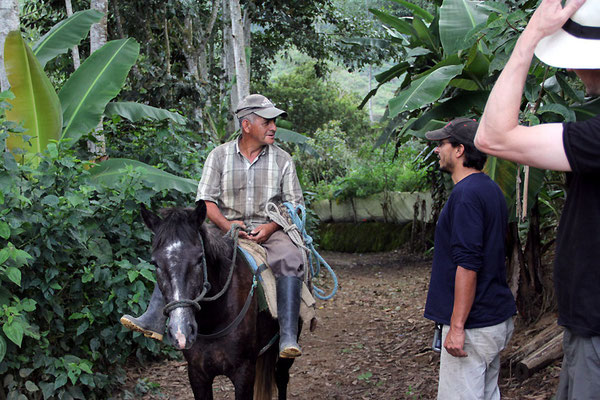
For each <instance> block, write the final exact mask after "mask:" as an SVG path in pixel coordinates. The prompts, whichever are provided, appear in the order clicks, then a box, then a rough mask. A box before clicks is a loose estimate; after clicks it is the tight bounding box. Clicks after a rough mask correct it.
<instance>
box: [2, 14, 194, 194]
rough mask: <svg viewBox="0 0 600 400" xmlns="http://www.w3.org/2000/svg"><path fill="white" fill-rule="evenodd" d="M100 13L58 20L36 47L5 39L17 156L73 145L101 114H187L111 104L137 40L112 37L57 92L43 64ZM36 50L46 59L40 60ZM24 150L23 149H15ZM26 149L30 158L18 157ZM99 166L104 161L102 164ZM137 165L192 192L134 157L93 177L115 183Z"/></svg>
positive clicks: (158, 184)
mask: <svg viewBox="0 0 600 400" xmlns="http://www.w3.org/2000/svg"><path fill="white" fill-rule="evenodd" d="M99 17H101V15H100V14H98V13H96V12H80V13H76V14H74V15H73V16H71V17H69V18H68V19H67V20H65V21H62V22H60V23H59V24H57V25H56V26H55V27H54V28H52V29H51V30H50V31H49V32H48V33H47V34H46V35H44V36H43V37H42V38H41V39H40V41H39V42H38V43H37V44H36V45H35V46H34V50H33V51H32V49H30V48H29V46H28V45H27V43H25V41H24V40H23V38H22V36H21V34H20V32H17V31H14V32H11V33H9V35H8V36H7V40H6V43H5V69H6V71H7V77H8V80H9V83H10V85H11V91H12V92H13V93H14V95H15V96H14V99H12V100H9V101H10V104H11V106H12V109H11V110H10V111H9V112H8V113H7V118H8V119H9V120H11V121H15V122H18V123H22V124H23V127H24V128H25V132H24V133H23V134H17V133H11V136H10V137H9V139H8V141H7V145H8V148H9V150H11V151H12V152H13V154H15V155H16V157H17V159H19V161H25V162H26V161H27V160H28V159H36V157H35V155H36V154H39V153H41V152H42V151H43V150H44V149H45V148H46V146H47V145H48V143H50V142H51V141H57V140H60V139H65V138H68V139H70V140H69V141H65V144H66V145H69V144H71V145H72V144H73V143H75V142H76V141H77V140H79V139H80V138H81V136H82V135H86V134H88V133H89V132H90V131H91V130H92V129H93V128H95V127H96V126H97V125H98V123H99V122H100V119H101V117H102V114H103V113H105V112H106V113H109V114H114V113H116V114H119V115H122V116H124V117H125V118H130V119H132V120H139V119H141V118H151V119H155V120H156V119H165V118H170V119H173V120H175V121H176V122H177V123H183V122H185V119H184V118H183V117H181V116H179V115H177V114H176V113H172V112H169V111H167V110H161V109H158V108H154V107H150V106H145V105H141V104H137V103H130V102H125V103H118V102H117V103H112V104H110V103H109V101H110V100H112V99H113V98H114V97H115V96H117V95H118V93H119V92H120V90H121V87H122V86H123V84H124V82H125V79H126V77H127V75H128V73H129V71H130V69H131V67H132V66H133V64H134V63H135V61H136V60H137V57H138V54H139V44H138V43H137V42H135V41H134V40H133V39H122V40H114V41H110V42H108V43H106V44H105V45H104V46H103V47H101V48H100V49H98V50H96V51H95V52H94V53H92V54H91V55H90V56H89V57H88V58H87V59H86V60H85V62H83V63H82V64H81V66H80V67H79V68H78V69H77V70H76V71H75V72H74V73H73V74H72V75H71V76H70V77H69V78H68V79H67V81H66V82H65V84H64V86H63V87H62V89H61V91H60V93H59V94H58V95H57V94H56V91H55V89H54V88H53V87H52V84H51V83H50V80H49V79H48V77H47V75H46V73H45V72H44V70H43V64H45V63H47V62H48V61H50V60H51V59H52V58H54V57H56V56H58V55H60V54H63V53H65V52H66V51H67V49H69V48H70V47H72V46H73V45H74V44H77V43H79V42H80V41H81V39H82V38H83V37H85V36H86V35H87V33H88V31H89V28H90V26H91V24H93V23H94V22H96V20H97V19H98V18H99ZM35 53H37V54H38V55H39V56H40V57H41V58H42V63H41V62H40V61H39V60H38V59H37V57H36V55H35ZM17 149H21V150H17ZM23 152H25V153H26V157H23V156H20V154H21V153H23ZM100 165H101V164H100ZM132 167H133V168H138V169H139V170H140V171H142V173H143V175H144V176H143V178H144V179H146V180H147V181H148V182H149V183H150V184H151V185H152V186H153V187H154V188H155V189H156V190H162V189H165V188H169V189H175V190H178V191H181V192H184V193H189V192H191V191H193V190H192V189H191V187H192V186H194V185H192V184H191V181H190V180H188V179H185V178H181V177H178V176H175V175H172V174H168V173H166V172H164V171H161V170H159V169H157V168H155V167H152V166H149V165H146V164H143V163H140V162H138V161H136V160H126V159H119V160H116V161H113V162H110V163H108V164H106V165H105V166H104V167H102V168H101V169H99V170H98V171H96V172H94V169H95V168H99V167H98V166H96V167H94V168H93V169H92V171H91V172H92V173H91V174H90V175H91V178H92V179H95V180H96V181H97V182H102V183H104V184H108V185H113V184H115V182H116V180H115V179H111V178H112V177H114V176H116V175H118V174H122V173H123V172H125V171H127V168H132Z"/></svg>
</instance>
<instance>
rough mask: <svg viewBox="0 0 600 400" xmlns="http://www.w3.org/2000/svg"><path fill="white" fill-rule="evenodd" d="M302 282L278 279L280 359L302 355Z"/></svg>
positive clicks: (283, 278) (288, 277)
mask: <svg viewBox="0 0 600 400" xmlns="http://www.w3.org/2000/svg"><path fill="white" fill-rule="evenodd" d="M301 290H302V281H301V280H300V279H299V278H296V277H295V276H280V277H279V278H277V317H278V319H279V357H281V358H295V357H299V356H301V355H302V349H300V346H299V345H298V315H299V313H300V293H301Z"/></svg>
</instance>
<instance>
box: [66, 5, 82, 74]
mask: <svg viewBox="0 0 600 400" xmlns="http://www.w3.org/2000/svg"><path fill="white" fill-rule="evenodd" d="M65 7H66V8H67V16H69V17H70V16H71V15H73V6H72V5H71V0H65ZM71 57H72V58H73V69H75V70H76V69H77V68H79V65H80V64H81V61H80V59H79V46H73V48H72V49H71Z"/></svg>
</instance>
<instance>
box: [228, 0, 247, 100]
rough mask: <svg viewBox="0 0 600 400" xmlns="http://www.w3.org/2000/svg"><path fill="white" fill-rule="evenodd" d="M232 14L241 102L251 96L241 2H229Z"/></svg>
mask: <svg viewBox="0 0 600 400" xmlns="http://www.w3.org/2000/svg"><path fill="white" fill-rule="evenodd" d="M229 6H230V12H231V34H232V45H233V56H234V65H235V77H236V83H237V85H236V89H237V98H238V99H239V100H241V99H243V98H244V97H246V96H248V95H249V94H250V78H249V76H248V65H247V63H246V45H245V43H244V22H243V21H242V10H241V8H240V2H239V0H230V1H229Z"/></svg>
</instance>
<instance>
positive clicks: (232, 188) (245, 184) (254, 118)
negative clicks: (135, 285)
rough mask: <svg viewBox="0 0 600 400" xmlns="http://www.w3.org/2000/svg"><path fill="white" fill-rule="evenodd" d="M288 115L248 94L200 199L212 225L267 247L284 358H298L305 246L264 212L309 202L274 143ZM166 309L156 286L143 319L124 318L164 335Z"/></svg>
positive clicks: (210, 162) (213, 159) (205, 174)
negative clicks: (236, 131)
mask: <svg viewBox="0 0 600 400" xmlns="http://www.w3.org/2000/svg"><path fill="white" fill-rule="evenodd" d="M284 114H285V111H283V110H280V109H278V108H276V107H275V106H274V105H273V103H271V101H269V99H267V98H266V97H265V96H262V95H260V94H252V95H249V96H247V97H246V98H244V99H243V100H242V101H241V102H240V103H239V105H238V107H237V110H236V116H237V118H238V120H239V124H240V130H241V135H240V136H239V138H237V139H235V140H233V141H231V142H228V143H225V144H223V145H220V146H218V147H217V148H215V149H214V150H213V151H211V153H210V154H209V155H208V157H207V159H206V163H205V164H204V168H203V171H202V178H201V179H200V183H199V185H198V193H197V196H196V201H199V200H204V201H205V202H206V209H207V217H208V219H209V220H210V221H211V222H212V223H213V224H214V225H213V229H220V230H221V231H222V232H223V233H225V232H228V231H229V230H230V229H231V226H232V225H233V224H238V225H240V226H241V228H242V229H241V230H240V231H239V237H241V238H244V239H249V240H252V241H254V242H256V243H258V244H260V245H262V246H263V247H264V249H265V250H266V253H267V263H268V264H269V266H270V268H271V269H272V270H273V273H274V275H275V277H276V290H277V314H278V318H279V327H280V331H279V335H280V339H279V356H280V357H283V358H294V357H298V356H300V355H301V354H302V351H301V349H300V346H299V345H298V342H297V339H298V318H299V310H300V299H301V298H300V295H301V289H302V281H303V278H304V265H303V258H302V253H301V251H302V250H300V249H298V247H297V246H296V245H295V244H294V243H293V242H292V240H291V239H290V238H289V237H288V235H287V234H286V233H285V232H283V231H282V230H281V227H280V226H279V225H277V224H276V223H275V222H273V221H270V220H269V218H268V216H267V214H266V211H265V206H266V204H267V203H269V202H273V203H275V204H280V203H283V202H290V203H292V204H293V205H295V206H297V205H300V204H304V199H303V196H302V189H301V188H300V183H299V181H298V177H297V175H296V168H295V166H294V162H293V160H292V158H291V156H290V155H289V154H288V153H286V152H285V151H284V150H282V149H281V148H279V147H278V146H277V145H275V144H274V143H275V132H276V130H277V126H276V124H275V121H276V119H277V117H279V116H281V115H284ZM162 307H164V301H163V300H162V294H161V293H160V290H158V288H155V290H154V293H153V295H152V299H151V301H150V307H149V309H148V311H146V313H144V315H142V316H141V317H139V318H133V317H130V316H124V317H123V318H122V319H121V322H122V323H123V324H124V325H126V326H128V327H130V328H132V329H136V330H139V331H142V332H143V333H144V334H146V335H147V336H153V337H157V336H158V335H160V337H161V338H162V333H163V331H164V324H165V320H164V317H163V316H162ZM157 310H160V311H157ZM154 334H155V335H154ZM157 338H158V337H157Z"/></svg>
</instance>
